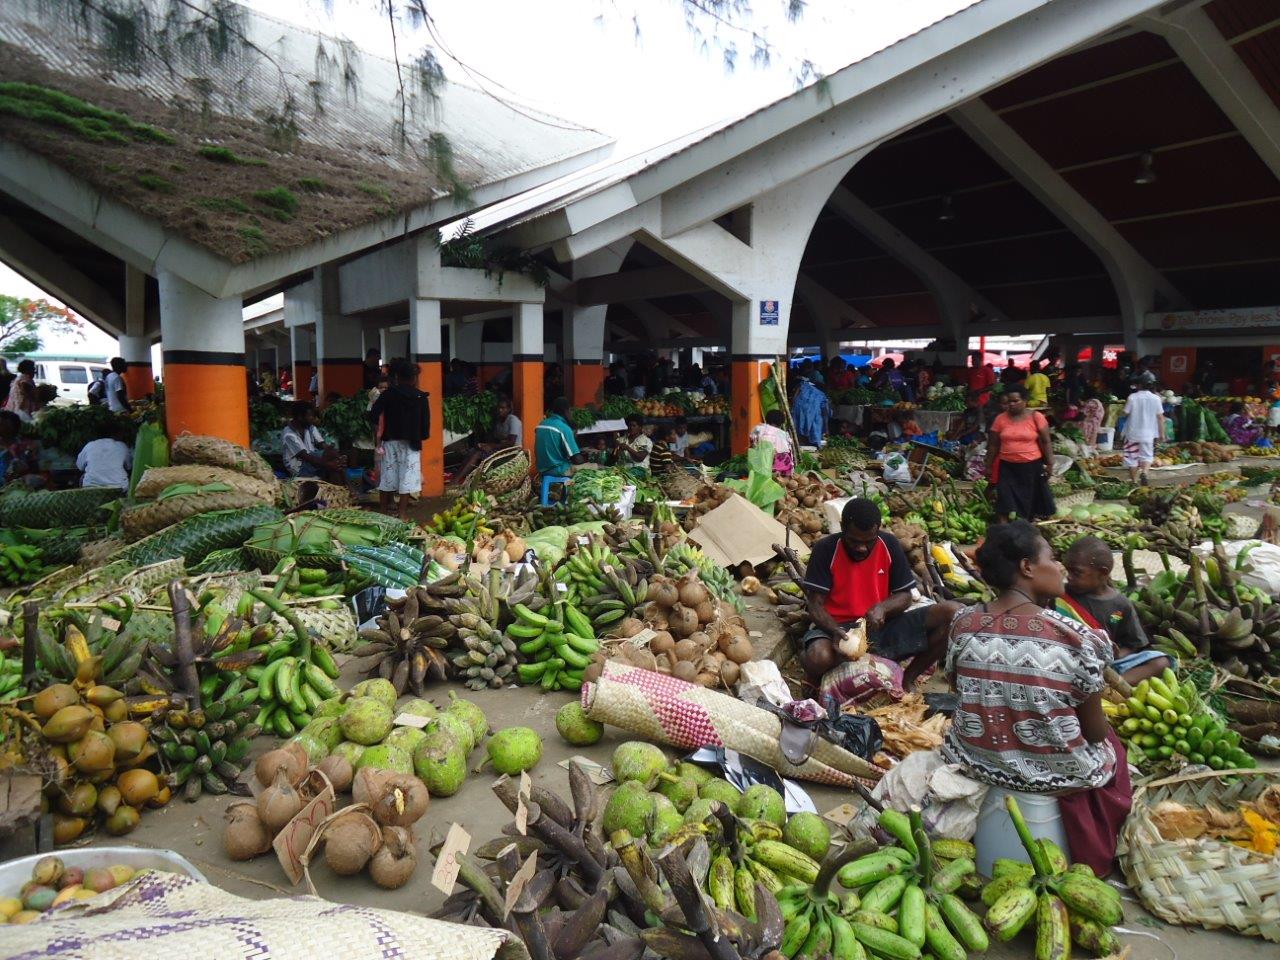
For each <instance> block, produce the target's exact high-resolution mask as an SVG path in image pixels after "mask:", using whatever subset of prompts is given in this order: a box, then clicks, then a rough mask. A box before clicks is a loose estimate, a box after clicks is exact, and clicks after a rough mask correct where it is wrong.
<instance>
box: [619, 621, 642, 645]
mask: <svg viewBox="0 0 1280 960" xmlns="http://www.w3.org/2000/svg"><path fill="white" fill-rule="evenodd" d="M644 629H646V627H645V625H644V622H643V621H642V620H637V619H636V618H635V617H627V618H626V619H625V620H622V621H620V622H619V623H618V625H617V626H616V627H614V628H613V632H614V634H615V635H616V636H619V637H621V638H622V639H623V640H629V639H631V638H632V637H634V636H635V635H636V634H637V633H639V632H640V631H641V630H644Z"/></svg>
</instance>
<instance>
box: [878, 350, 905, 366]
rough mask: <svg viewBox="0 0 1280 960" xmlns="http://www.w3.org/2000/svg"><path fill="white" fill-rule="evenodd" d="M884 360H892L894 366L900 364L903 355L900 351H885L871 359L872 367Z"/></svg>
mask: <svg viewBox="0 0 1280 960" xmlns="http://www.w3.org/2000/svg"><path fill="white" fill-rule="evenodd" d="M886 360H892V361H893V363H894V365H895V366H901V364H902V360H903V355H902V354H900V353H886V354H885V355H884V356H883V357H876V358H875V359H874V360H872V361H871V365H872V366H873V367H878V366H880V365H881V364H882V363H884V362H885V361H886Z"/></svg>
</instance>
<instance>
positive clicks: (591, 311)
mask: <svg viewBox="0 0 1280 960" xmlns="http://www.w3.org/2000/svg"><path fill="white" fill-rule="evenodd" d="M608 310H609V306H608V304H600V305H599V306H593V307H571V306H566V307H565V308H564V345H565V350H564V353H565V360H564V373H565V377H566V383H565V387H566V388H567V389H568V396H569V402H570V403H572V404H573V405H574V406H575V407H584V406H586V405H587V404H589V403H595V402H596V401H597V400H599V399H600V394H601V391H602V390H603V389H604V374H605V368H604V325H605V315H606V314H607V313H608ZM547 399H555V398H554V397H548V398H547Z"/></svg>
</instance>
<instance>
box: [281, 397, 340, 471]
mask: <svg viewBox="0 0 1280 960" xmlns="http://www.w3.org/2000/svg"><path fill="white" fill-rule="evenodd" d="M289 413H290V417H289V422H288V423H286V424H285V426H284V430H283V431H281V434H280V442H281V445H282V446H283V447H284V468H285V470H287V471H288V472H289V476H291V477H295V478H297V479H306V478H308V477H312V478H315V479H318V480H327V481H328V482H330V483H336V484H342V483H345V482H346V478H345V476H344V475H343V471H344V470H345V468H346V466H347V458H346V457H343V456H341V455H340V454H339V453H338V451H337V450H336V449H334V448H333V447H331V446H329V445H328V444H327V443H325V440H324V437H323V436H322V435H321V434H320V428H319V427H317V426H316V408H315V407H313V406H312V405H311V404H310V403H308V402H307V401H306V400H295V401H294V402H293V403H291V404H290V405H289Z"/></svg>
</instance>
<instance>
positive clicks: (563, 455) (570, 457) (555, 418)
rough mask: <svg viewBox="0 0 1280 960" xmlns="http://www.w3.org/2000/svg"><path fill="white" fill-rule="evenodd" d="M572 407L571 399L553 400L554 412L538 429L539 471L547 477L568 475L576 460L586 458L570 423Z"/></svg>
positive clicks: (536, 433)
mask: <svg viewBox="0 0 1280 960" xmlns="http://www.w3.org/2000/svg"><path fill="white" fill-rule="evenodd" d="M569 409H570V407H569V401H568V400H567V399H566V398H565V397H557V398H556V399H555V400H554V401H552V403H551V412H550V413H548V414H547V416H546V419H544V420H543V421H542V422H541V423H540V424H538V427H537V429H536V430H535V431H534V434H533V437H534V440H533V450H534V454H535V456H536V457H537V465H538V473H539V474H540V475H542V476H544V477H567V476H569V474H570V472H571V471H572V469H573V467H572V464H575V463H582V462H583V460H585V459H586V458H585V457H583V455H582V453H581V451H579V450H578V440H577V438H576V437H575V436H574V435H573V427H572V426H570V425H569Z"/></svg>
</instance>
